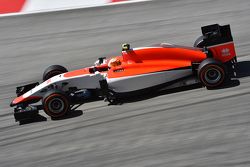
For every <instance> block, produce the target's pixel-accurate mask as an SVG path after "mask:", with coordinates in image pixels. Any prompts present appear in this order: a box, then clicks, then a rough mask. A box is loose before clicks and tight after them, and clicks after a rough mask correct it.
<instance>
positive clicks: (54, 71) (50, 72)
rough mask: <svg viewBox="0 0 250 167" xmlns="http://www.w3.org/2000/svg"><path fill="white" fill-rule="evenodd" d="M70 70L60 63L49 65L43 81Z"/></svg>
mask: <svg viewBox="0 0 250 167" xmlns="http://www.w3.org/2000/svg"><path fill="white" fill-rule="evenodd" d="M65 72H68V70H67V69H66V68H65V67H63V66H60V65H52V66H49V67H48V68H47V69H46V70H45V71H44V73H43V81H46V80H48V79H50V78H52V77H54V76H56V75H59V74H62V73H65Z"/></svg>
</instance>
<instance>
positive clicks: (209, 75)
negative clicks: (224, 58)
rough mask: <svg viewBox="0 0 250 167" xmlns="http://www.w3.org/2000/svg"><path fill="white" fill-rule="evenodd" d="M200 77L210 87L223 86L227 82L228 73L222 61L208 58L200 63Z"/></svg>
mask: <svg viewBox="0 0 250 167" xmlns="http://www.w3.org/2000/svg"><path fill="white" fill-rule="evenodd" d="M198 77H199V80H200V81H201V83H202V84H203V85H204V86H205V87H207V88H208V89H210V88H217V87H219V86H221V85H222V84H223V83H224V82H225V80H226V77H227V74H226V70H225V67H224V66H223V64H222V63H221V62H218V61H216V60H214V59H212V58H208V59H206V60H204V61H203V62H202V63H201V64H200V65H199V68H198Z"/></svg>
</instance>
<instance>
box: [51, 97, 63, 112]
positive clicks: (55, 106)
mask: <svg viewBox="0 0 250 167" xmlns="http://www.w3.org/2000/svg"><path fill="white" fill-rule="evenodd" d="M64 106H65V105H64V101H63V100H62V99H60V98H58V97H56V98H53V99H51V100H50V101H49V103H48V108H49V110H50V111H51V112H52V113H55V114H58V113H61V112H63V111H64Z"/></svg>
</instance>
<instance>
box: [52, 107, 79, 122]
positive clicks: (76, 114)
mask: <svg viewBox="0 0 250 167" xmlns="http://www.w3.org/2000/svg"><path fill="white" fill-rule="evenodd" d="M82 114H83V111H82V110H73V111H70V112H69V113H68V114H66V115H65V116H63V117H60V118H51V119H52V120H53V121H58V120H63V119H70V118H75V117H79V116H81V115H82Z"/></svg>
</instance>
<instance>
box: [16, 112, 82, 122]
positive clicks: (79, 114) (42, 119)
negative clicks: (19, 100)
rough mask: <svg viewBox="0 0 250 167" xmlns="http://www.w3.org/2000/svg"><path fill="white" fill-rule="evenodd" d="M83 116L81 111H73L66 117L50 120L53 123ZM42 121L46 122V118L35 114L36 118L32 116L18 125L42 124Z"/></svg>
mask: <svg viewBox="0 0 250 167" xmlns="http://www.w3.org/2000/svg"><path fill="white" fill-rule="evenodd" d="M82 114H83V111H82V110H74V111H70V112H69V113H68V114H67V115H65V116H63V117H60V118H51V120H53V121H58V120H63V119H70V118H75V117H79V116H81V115H82ZM43 121H47V118H46V117H44V116H42V115H40V114H37V115H36V116H34V117H33V118H31V119H27V120H22V121H20V122H19V125H25V124H30V123H37V122H43Z"/></svg>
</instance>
